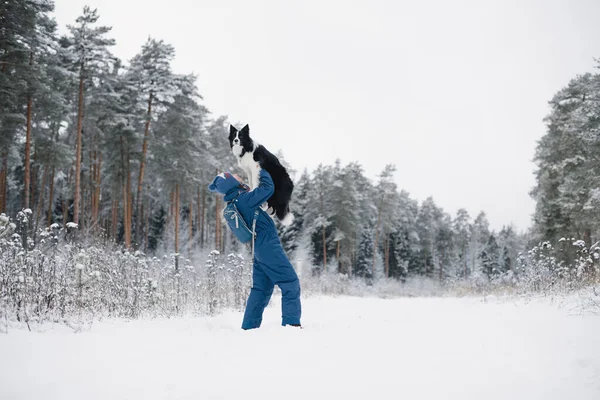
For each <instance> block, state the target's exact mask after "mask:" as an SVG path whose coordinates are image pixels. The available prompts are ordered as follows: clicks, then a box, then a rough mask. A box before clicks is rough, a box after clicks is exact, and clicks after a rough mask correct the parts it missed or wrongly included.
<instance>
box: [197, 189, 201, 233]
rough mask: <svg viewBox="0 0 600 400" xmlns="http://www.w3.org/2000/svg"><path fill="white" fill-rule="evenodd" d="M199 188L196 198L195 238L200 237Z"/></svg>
mask: <svg viewBox="0 0 600 400" xmlns="http://www.w3.org/2000/svg"><path fill="white" fill-rule="evenodd" d="M200 235H201V233H200V186H198V193H197V196H196V237H200Z"/></svg>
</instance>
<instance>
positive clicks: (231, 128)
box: [229, 124, 237, 139]
mask: <svg viewBox="0 0 600 400" xmlns="http://www.w3.org/2000/svg"><path fill="white" fill-rule="evenodd" d="M236 133H237V129H235V126H233V125H231V124H230V125H229V139H233V138H234V137H235V134H236Z"/></svg>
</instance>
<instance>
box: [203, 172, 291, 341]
mask: <svg viewBox="0 0 600 400" xmlns="http://www.w3.org/2000/svg"><path fill="white" fill-rule="evenodd" d="M259 178H260V183H259V185H258V187H257V188H255V189H254V190H252V191H248V187H247V186H245V185H242V184H241V183H240V182H238V181H237V180H236V179H235V178H234V177H233V176H232V175H231V174H229V173H227V172H226V173H224V174H222V176H217V177H215V179H214V180H213V182H212V183H211V184H210V185H209V186H208V189H209V190H210V191H212V192H218V193H221V194H224V195H225V197H224V200H225V201H226V202H228V201H231V200H233V199H234V198H236V197H237V202H236V206H237V209H238V211H239V212H240V214H241V215H242V217H243V218H244V221H245V222H246V224H247V225H248V226H249V227H252V219H253V218H254V212H255V211H256V209H259V213H258V216H257V220H256V239H255V243H254V260H253V262H254V265H253V268H252V289H251V290H250V296H249V297H248V301H247V303H246V311H245V313H244V320H243V322H242V329H253V328H258V327H260V324H261V322H262V316H263V311H264V309H265V307H266V306H267V305H268V304H269V300H270V299H271V295H272V294H273V288H274V287H275V285H277V286H279V288H280V289H281V294H282V299H281V314H282V322H281V324H282V325H284V326H285V325H300V314H301V306H300V281H299V280H298V275H297V274H296V271H294V267H292V264H291V263H290V260H289V259H288V257H287V255H286V254H285V251H284V250H283V247H282V246H281V241H280V240H279V236H278V235H277V229H276V227H275V223H274V222H273V220H272V219H271V217H270V216H269V215H268V214H267V213H266V212H264V211H263V210H262V209H261V208H260V206H261V205H262V204H263V203H265V202H266V201H267V200H268V199H269V197H271V195H272V194H273V190H274V188H275V187H274V185H273V180H272V179H271V175H269V173H268V172H267V171H265V170H264V169H263V170H261V171H260V175H259Z"/></svg>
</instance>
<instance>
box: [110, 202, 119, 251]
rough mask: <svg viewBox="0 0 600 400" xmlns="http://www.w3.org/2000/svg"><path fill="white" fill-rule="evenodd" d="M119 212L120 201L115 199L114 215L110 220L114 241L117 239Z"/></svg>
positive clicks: (113, 204)
mask: <svg viewBox="0 0 600 400" xmlns="http://www.w3.org/2000/svg"><path fill="white" fill-rule="evenodd" d="M118 214H119V201H118V200H117V199H113V201H112V215H111V220H110V229H111V235H110V236H111V237H112V239H113V240H114V241H117V223H118Z"/></svg>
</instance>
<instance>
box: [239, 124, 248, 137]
mask: <svg viewBox="0 0 600 400" xmlns="http://www.w3.org/2000/svg"><path fill="white" fill-rule="evenodd" d="M240 135H245V136H250V126H249V125H248V124H246V125H244V127H243V128H242V130H240Z"/></svg>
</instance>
